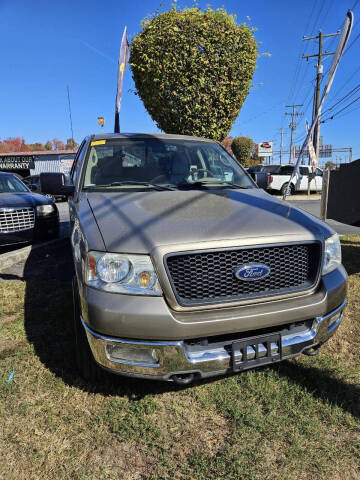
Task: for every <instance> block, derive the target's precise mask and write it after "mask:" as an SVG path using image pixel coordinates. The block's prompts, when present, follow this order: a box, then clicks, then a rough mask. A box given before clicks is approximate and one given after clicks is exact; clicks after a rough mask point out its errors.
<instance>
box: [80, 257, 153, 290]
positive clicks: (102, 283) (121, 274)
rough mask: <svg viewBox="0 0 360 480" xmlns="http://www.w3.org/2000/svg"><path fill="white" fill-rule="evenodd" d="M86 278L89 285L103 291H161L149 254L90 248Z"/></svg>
mask: <svg viewBox="0 0 360 480" xmlns="http://www.w3.org/2000/svg"><path fill="white" fill-rule="evenodd" d="M85 278H86V283H87V284H88V285H89V286H90V287H94V288H98V289H100V290H105V291H106V292H114V293H126V294H133V295H152V296H160V295H161V294H162V291H161V287H160V285H159V280H158V278H157V275H156V272H155V270H154V266H153V264H152V261H151V258H150V257H149V256H148V255H127V254H119V253H103V252H89V253H88V254H87V263H86V274H85Z"/></svg>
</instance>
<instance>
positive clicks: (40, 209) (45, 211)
mask: <svg viewBox="0 0 360 480" xmlns="http://www.w3.org/2000/svg"><path fill="white" fill-rule="evenodd" d="M54 211H55V208H54V205H38V206H37V207H36V213H37V215H39V216H40V217H42V216H46V215H50V214H51V213H53V212H54Z"/></svg>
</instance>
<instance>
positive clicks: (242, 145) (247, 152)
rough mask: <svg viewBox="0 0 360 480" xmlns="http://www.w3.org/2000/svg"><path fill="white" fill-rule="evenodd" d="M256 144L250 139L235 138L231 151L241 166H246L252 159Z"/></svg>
mask: <svg viewBox="0 0 360 480" xmlns="http://www.w3.org/2000/svg"><path fill="white" fill-rule="evenodd" d="M253 148H254V142H253V141H252V140H251V138H248V137H235V138H234V140H233V141H232V143H231V150H232V151H233V154H234V155H235V157H236V160H237V161H238V162H239V163H241V165H246V164H247V162H248V161H249V159H250V157H251V153H252V151H253Z"/></svg>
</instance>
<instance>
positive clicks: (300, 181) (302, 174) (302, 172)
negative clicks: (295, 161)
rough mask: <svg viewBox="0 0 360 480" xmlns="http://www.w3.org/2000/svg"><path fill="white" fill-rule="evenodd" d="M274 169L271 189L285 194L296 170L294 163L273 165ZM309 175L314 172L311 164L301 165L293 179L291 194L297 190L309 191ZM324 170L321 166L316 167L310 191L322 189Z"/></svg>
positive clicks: (270, 181)
mask: <svg viewBox="0 0 360 480" xmlns="http://www.w3.org/2000/svg"><path fill="white" fill-rule="evenodd" d="M272 167H273V168H272V171H271V174H270V179H269V187H268V189H269V190H276V191H279V192H281V194H282V195H283V194H284V193H285V190H286V188H287V186H288V184H289V181H290V176H291V174H292V172H293V170H294V165H272ZM309 175H313V174H312V167H310V166H309V165H301V166H300V167H299V173H297V174H296V175H295V177H294V178H293V179H292V181H291V186H290V195H293V194H294V193H295V192H307V189H308V182H309ZM322 177H323V171H322V170H321V168H316V169H315V175H313V178H311V177H310V178H311V181H310V191H312V192H314V191H315V192H321V190H322Z"/></svg>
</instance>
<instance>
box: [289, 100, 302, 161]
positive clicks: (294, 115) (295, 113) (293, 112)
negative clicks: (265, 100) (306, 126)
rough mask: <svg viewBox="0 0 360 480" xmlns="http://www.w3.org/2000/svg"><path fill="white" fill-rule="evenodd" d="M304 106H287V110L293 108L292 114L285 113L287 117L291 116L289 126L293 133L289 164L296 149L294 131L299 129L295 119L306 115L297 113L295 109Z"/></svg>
mask: <svg viewBox="0 0 360 480" xmlns="http://www.w3.org/2000/svg"><path fill="white" fill-rule="evenodd" d="M302 106H303V105H302V104H301V105H295V103H294V104H293V105H285V107H286V108H292V112H291V113H288V112H286V113H285V115H291V122H290V124H289V128H290V131H291V138H290V154H289V163H291V156H292V154H293V149H294V130H295V129H296V127H297V123H295V121H294V119H295V117H299V116H301V115H304V113H303V112H295V108H296V107H302Z"/></svg>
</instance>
